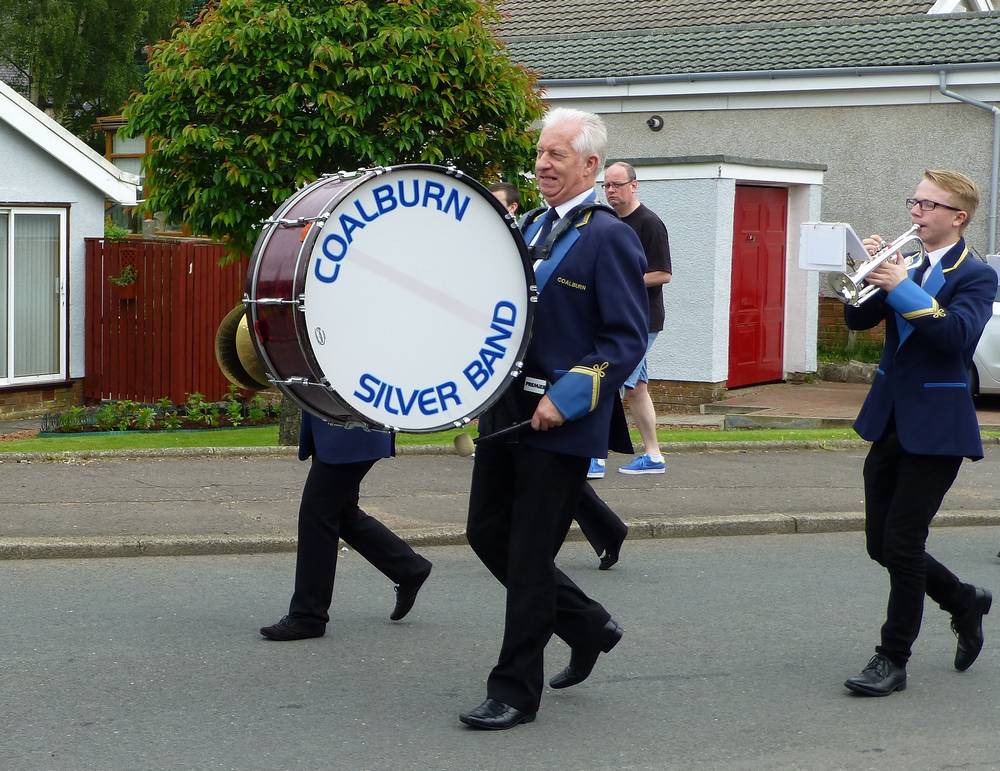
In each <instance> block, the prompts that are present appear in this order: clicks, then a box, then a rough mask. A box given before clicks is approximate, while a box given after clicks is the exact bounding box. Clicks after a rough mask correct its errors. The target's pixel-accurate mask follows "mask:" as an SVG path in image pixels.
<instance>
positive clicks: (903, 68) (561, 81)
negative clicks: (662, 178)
mask: <svg viewBox="0 0 1000 771" xmlns="http://www.w3.org/2000/svg"><path fill="white" fill-rule="evenodd" d="M982 69H996V64H995V63H991V62H974V63H966V64H949V65H940V64H933V65H916V64H915V65H895V66H891V67H812V68H809V69H798V70H740V71H736V72H688V73H682V74H673V75H626V76H624V77H607V78H543V79H540V80H539V81H538V85H539V86H541V87H543V88H551V87H554V86H560V87H561V86H628V85H639V84H642V85H648V84H650V83H697V82H699V81H706V80H752V79H754V78H761V79H764V80H781V79H783V78H815V77H837V76H851V75H853V76H855V77H859V78H860V77H864V76H867V75H920V74H929V75H939V74H940V73H942V72H962V71H966V70H969V71H975V70H982Z"/></svg>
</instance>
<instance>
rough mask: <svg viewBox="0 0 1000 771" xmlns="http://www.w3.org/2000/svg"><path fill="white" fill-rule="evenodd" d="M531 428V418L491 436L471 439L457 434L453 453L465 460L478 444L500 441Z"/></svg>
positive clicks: (495, 432) (466, 435) (484, 435)
mask: <svg viewBox="0 0 1000 771" xmlns="http://www.w3.org/2000/svg"><path fill="white" fill-rule="evenodd" d="M530 427H531V418H528V419H527V420H522V421H521V422H520V423H515V424H514V425H513V426H507V428H501V429H500V430H499V431H494V432H493V433H492V434H483V435H482V436H477V437H476V438H475V439H473V438H472V437H471V436H469V435H468V434H459V435H458V436H456V437H455V452H457V453H458V454H459V455H461V456H462V457H463V458H467V457H469V456H470V455H472V453H474V452H475V451H476V445H477V444H479V443H480V442H489V441H492V440H493V439H502V438H503V437H505V436H508V435H509V434H516V433H519V432H521V431H524V429H526V428H530Z"/></svg>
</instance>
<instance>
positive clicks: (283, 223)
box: [261, 214, 330, 228]
mask: <svg viewBox="0 0 1000 771" xmlns="http://www.w3.org/2000/svg"><path fill="white" fill-rule="evenodd" d="M329 217H330V215H329V214H320V215H318V216H316V217H299V218H298V219H294V220H285V219H277V220H264V222H263V223H261V224H263V225H277V226H278V227H279V228H301V227H304V226H306V225H311V224H312V223H314V222H318V223H319V224H320V225H325V224H326V221H327V219H329Z"/></svg>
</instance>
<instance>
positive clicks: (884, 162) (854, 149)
mask: <svg viewBox="0 0 1000 771" xmlns="http://www.w3.org/2000/svg"><path fill="white" fill-rule="evenodd" d="M840 80H843V81H844V82H843V83H841V82H840ZM869 80H872V79H870V78H869V79H867V80H866V79H860V78H855V79H851V78H848V77H846V76H845V77H844V78H842V79H836V78H831V79H830V81H828V82H829V83H830V88H829V90H828V91H823V90H818V89H817V90H813V91H808V92H807V91H805V90H803V91H801V92H799V93H795V87H797V86H799V85H800V84H798V83H792V84H791V85H789V81H784V82H782V83H778V84H776V86H775V88H776V89H777V90H776V92H775V93H756V94H754V93H749V92H748V93H742V94H739V93H736V92H737V91H738V90H739V89H740V88H741V87H742V86H741V85H734V86H733V88H732V90H731V91H730V92H729V93H718V94H714V95H706V94H695V95H692V96H685V95H683V94H677V93H672V94H664V93H658V94H653V93H648V94H645V95H643V94H641V93H639V91H640V90H641V89H639V88H635V89H633V90H631V91H629V90H627V89H625V88H624V87H618V88H621V89H622V90H621V91H620V92H616V93H615V94H614V96H611V95H610V94H609V92H610V91H614V87H611V86H608V87H603V86H602V87H596V86H595V87H590V86H581V87H574V86H571V85H570V86H559V85H558V81H550V85H549V88H550V92H549V95H548V97H549V99H550V101H551V103H552V104H553V106H566V107H577V108H580V109H585V110H592V111H595V112H598V113H599V114H601V116H602V117H603V118H604V120H605V122H606V123H607V125H608V132H609V136H610V138H611V148H610V153H609V160H615V159H619V158H626V159H633V162H634V163H635V164H636V165H637V167H640V173H639V178H640V188H639V197H640V200H642V201H643V202H644V203H647V204H649V203H650V202H651V201H652V202H653V203H655V207H654V208H655V210H656V211H657V213H658V214H660V216H661V217H662V218H663V220H664V221H665V222H666V223H667V226H668V229H669V231H670V236H671V254H672V259H673V266H674V278H673V281H672V282H671V283H670V284H669V285H668V286H667V287H666V289H665V290H664V297H665V301H666V319H667V320H666V326H665V329H664V334H662V335H661V336H660V339H658V340H657V343H656V346H655V348H654V351H653V353H652V354H651V356H650V363H651V365H652V370H651V377H652V379H653V380H654V381H660V382H653V383H651V384H650V390H651V392H652V393H653V395H654V400H655V401H657V407H658V408H659V409H661V410H665V411H667V410H671V409H683V408H684V407H686V406H690V405H697V404H701V403H704V402H708V401H711V400H712V399H715V398H718V397H720V396H721V395H722V394H724V393H725V379H726V374H727V368H726V366H725V361H724V359H723V357H722V354H721V351H719V350H718V345H719V343H720V341H721V340H722V338H719V337H715V336H714V335H717V334H718V333H719V331H720V330H722V329H728V328H727V327H725V325H722V324H721V323H720V321H719V318H718V316H719V314H728V309H729V304H728V298H729V277H728V274H727V275H726V276H725V278H724V279H723V277H721V276H720V275H717V274H716V272H715V270H713V271H712V273H711V274H710V275H705V274H704V271H705V270H706V266H707V264H708V263H707V262H706V255H705V251H706V244H705V242H704V241H703V240H702V238H703V237H708V238H709V239H710V240H711V243H712V244H713V245H714V247H721V246H724V247H725V248H726V249H727V250H730V251H731V239H732V231H731V229H730V230H729V232H728V234H725V235H724V233H725V231H726V228H727V227H729V228H731V225H732V221H731V218H730V219H728V221H727V220H726V219H725V217H726V215H725V214H724V209H721V208H720V209H719V210H718V211H713V210H712V208H711V207H712V206H713V205H715V204H716V203H718V202H717V199H716V197H715V196H713V195H710V194H709V193H708V191H706V190H705V189H703V188H702V186H701V185H698V184H686V185H682V184H676V183H670V182H669V181H668V180H663V179H661V180H656V179H654V178H652V177H650V178H649V179H648V180H646V179H644V176H643V171H642V170H641V165H642V164H643V163H646V162H647V160H643V159H656V158H663V157H665V156H672V157H677V156H684V155H703V154H705V153H722V154H726V155H732V156H739V157H742V158H765V159H780V161H781V162H787V163H790V164H796V163H799V164H806V165H810V164H814V165H816V166H818V167H825V169H826V171H825V172H824V174H823V180H822V201H821V204H820V201H819V192H818V191H817V192H816V194H815V195H816V198H815V201H814V202H813V203H814V204H815V206H814V205H813V203H810V204H809V208H810V213H809V214H808V217H807V218H806V219H814V220H822V221H827V222H847V223H850V224H851V225H852V226H853V227H854V229H855V230H856V231H857V232H858V233H859V234H861V235H867V234H869V233H880V234H881V235H883V236H884V237H886V238H887V239H891V238H894V237H895V236H897V235H899V234H900V233H902V232H904V231H905V230H906V229H907V228H908V227H909V222H910V218H909V213H908V210H907V209H906V207H905V204H904V203H903V202H904V200H905V199H906V198H907V197H909V196H910V195H911V194H912V192H913V189H914V187H915V186H916V184H917V183H918V182H919V180H920V178H921V175H922V173H923V171H924V169H926V168H953V169H959V170H961V171H964V172H965V173H967V174H969V175H970V176H971V177H973V179H975V180H976V181H977V182H978V183H979V185H980V188H981V189H982V191H983V193H984V197H988V195H987V194H988V191H989V186H990V175H991V146H992V119H991V116H990V115H989V113H987V112H985V111H983V110H980V109H977V108H976V107H973V106H971V105H967V104H963V103H960V102H956V101H954V100H952V99H949V98H947V97H945V96H943V95H941V94H940V93H938V90H937V79H936V77H935V78H930V77H929V76H922V77H920V78H918V77H917V76H912V77H911V76H908V75H905V76H893V77H891V78H889V77H885V78H881V79H880V80H879V81H878V83H877V84H875V86H872V87H869V88H865V86H866V85H867V83H868V82H869ZM882 81H885V82H884V83H883V82H882ZM982 81H983V79H981V78H979V76H978V75H977V74H976V73H953V74H952V76H951V78H950V81H949V87H951V88H953V89H954V90H955V91H958V92H960V93H962V94H964V95H966V96H971V97H973V98H976V99H979V100H982V101H987V102H990V101H1000V86H997V85H994V84H992V83H989V84H985V83H984V82H982ZM855 82H856V84H855ZM889 85H891V87H889ZM883 86H886V87H885V88H883ZM691 88H692V89H694V88H695V86H691ZM781 88H784V89H785V91H786V92H785V93H781V92H780V89H781ZM796 103H804V106H786V105H794V104H796ZM845 103H850V106H842V105H845ZM743 105H752V108H748V109H739V108H740V107H741V106H743ZM758 105H759V106H758ZM654 115H655V116H659V117H660V118H661V119H662V121H663V127H662V129H661V130H659V131H652V130H651V129H650V127H649V126H648V124H647V121H648V120H649V119H650V118H651V117H652V116H654ZM989 203H992V205H993V206H994V207H996V206H997V202H989ZM988 219H989V211H988V210H987V207H986V206H984V207H982V208H981V209H980V211H979V212H978V213H977V215H976V218H975V220H974V221H973V223H972V224H971V225H970V227H969V229H968V232H967V234H966V235H967V238H968V240H969V241H970V243H971V244H972V245H973V247H974V248H976V249H977V251H979V253H980V254H983V255H985V254H986V252H987V243H988V239H987V223H988ZM801 221H805V220H804V219H803V220H801ZM797 238H798V228H797V225H794V226H793V225H792V224H791V223H790V225H789V247H790V249H789V255H790V256H791V254H792V253H793V249H792V248H791V247H793V246H794V247H795V249H794V251H795V252H796V253H797V243H796V242H797ZM727 239H728V245H727ZM714 247H713V248H714ZM730 257H731V254H730V255H727V256H723V255H720V254H716V255H715V263H714V268H715V269H721V268H722V266H723V265H724V264H725V261H726V260H728V259H729V258H730ZM799 273H803V271H801V270H800V269H799V267H798V264H797V260H796V261H794V262H789V267H788V280H787V282H786V295H785V298H786V307H787V308H788V311H789V313H791V314H792V317H796V316H795V312H794V310H793V306H794V305H795V304H796V303H797V302H799V301H800V300H801V297H797V296H796V294H795V293H796V291H798V287H802V286H803V284H802V283H800V282H799V281H797V280H793V279H792V276H793V274H799ZM813 275H814V277H815V281H816V293H815V295H814V297H815V299H814V300H813V302H814V308H813V316H812V319H810V318H809V317H808V316H801V315H799V316H797V318H799V319H801V320H802V321H803V322H804V323H805V326H799V327H797V328H794V329H792V330H789V328H788V326H787V321H788V319H789V318H790V317H789V316H788V315H786V334H785V363H784V369H785V372H786V377H787V378H788V379H793V378H795V377H796V376H797V374H798V373H801V372H812V371H815V369H816V366H815V360H814V354H813V360H812V361H810V360H809V359H808V358H807V357H803V356H802V355H801V354H800V351H801V349H802V348H803V347H804V346H806V347H807V346H809V345H810V344H812V345H813V351H815V341H816V340H817V339H830V338H833V337H835V336H836V335H837V334H838V332H839V331H840V330H839V329H837V328H833V329H824V328H823V325H825V324H827V323H830V324H834V325H840V324H841V322H840V320H839V314H838V313H837V312H836V311H835V310H831V309H830V308H828V307H826V306H828V305H829V303H830V302H836V301H828V300H827V298H828V297H829V296H830V293H829V292H828V290H826V276H825V275H822V276H821V274H813ZM806 285H807V286H808V285H809V283H808V281H807V282H806ZM712 288H715V289H718V291H719V292H720V293H721V294H720V295H719V296H718V297H717V298H716V299H715V301H714V302H713V301H711V298H708V297H707V292H708V291H709V290H710V289H712ZM705 303H708V304H709V305H710V306H711V307H713V309H714V314H713V316H712V318H711V319H709V320H706V318H705V312H704V310H703V309H702V305H704V304H705ZM819 306H823V307H824V310H823V312H822V318H820V316H821V314H820V311H819ZM834 307H835V306H834ZM809 325H811V326H809ZM809 335H811V336H812V339H811V340H810V338H809ZM725 340H726V342H727V343H728V334H727V336H726V338H725Z"/></svg>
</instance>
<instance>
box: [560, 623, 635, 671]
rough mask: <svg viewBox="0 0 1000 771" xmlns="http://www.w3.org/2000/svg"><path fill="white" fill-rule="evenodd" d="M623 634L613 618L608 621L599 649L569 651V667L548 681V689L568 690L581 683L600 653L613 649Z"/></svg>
mask: <svg viewBox="0 0 1000 771" xmlns="http://www.w3.org/2000/svg"><path fill="white" fill-rule="evenodd" d="M624 633H625V630H624V629H622V628H621V626H620V625H619V623H618V622H617V621H615V620H614V619H613V618H611V619H608V623H606V624H605V625H604V629H602V630H601V635H602V638H601V645H600V647H598V648H592V649H590V650H586V651H582V650H578V649H576V648H573V649H572V650H571V651H570V656H569V666H568V667H566V668H565V669H564V670H563V671H562V672H560V673H559V674H558V675H556V676H555V677H553V678H552V679H551V680H549V687H550V688H569V687H570V686H571V685H576V684H577V683H582V682H583V681H584V680H586V679H587V678H588V677H589V676H590V672H591V670H593V668H594V664H596V663H597V657H598V656H600V655H601V653H602V652H603V653H608V652H609V651H610V650H611V649H612V648H614V647H615V646H616V645H617V644H618V641H619V640H620V639H622V635H623V634H624Z"/></svg>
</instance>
